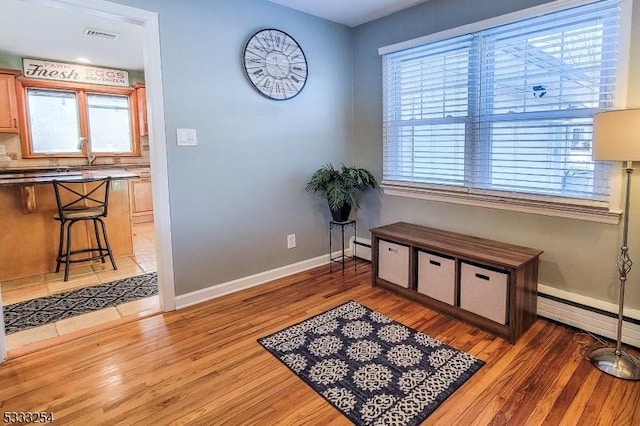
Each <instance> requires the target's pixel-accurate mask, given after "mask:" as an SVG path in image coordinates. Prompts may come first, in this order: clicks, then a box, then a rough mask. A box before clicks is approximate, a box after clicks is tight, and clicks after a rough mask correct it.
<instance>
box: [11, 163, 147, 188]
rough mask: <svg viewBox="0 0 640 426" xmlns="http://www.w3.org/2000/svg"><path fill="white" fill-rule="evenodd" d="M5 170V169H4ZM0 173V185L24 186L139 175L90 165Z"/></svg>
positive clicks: (125, 177) (135, 176)
mask: <svg viewBox="0 0 640 426" xmlns="http://www.w3.org/2000/svg"><path fill="white" fill-rule="evenodd" d="M5 170H7V169H5ZM29 170H30V171H29V172H19V173H18V172H15V171H14V172H13V173H0V186H21V185H22V186H24V185H36V184H48V183H51V182H53V181H54V180H59V181H65V182H72V181H74V180H83V179H103V178H105V177H109V176H110V177H111V178H112V179H135V178H138V177H140V174H139V173H135V172H130V171H127V170H124V169H122V168H118V169H116V168H102V167H92V168H91V169H86V168H85V169H81V168H78V169H73V168H56V169H53V170H52V169H42V171H33V169H29Z"/></svg>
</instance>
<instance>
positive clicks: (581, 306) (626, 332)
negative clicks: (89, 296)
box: [176, 238, 640, 348]
mask: <svg viewBox="0 0 640 426" xmlns="http://www.w3.org/2000/svg"><path fill="white" fill-rule="evenodd" d="M357 240H358V242H359V243H360V242H361V243H363V244H365V245H364V246H360V245H359V246H358V247H357V248H356V254H357V257H359V258H364V259H366V258H367V257H369V259H368V260H370V255H371V250H370V247H366V245H368V244H370V241H368V240H366V239H361V238H358V239H357ZM353 244H354V241H353V239H352V240H351V241H350V244H349V249H348V250H345V251H346V253H345V254H348V255H350V253H351V250H352V249H351V247H353ZM367 248H369V251H368V252H367V250H366V249H367ZM337 255H339V252H335V253H334V254H333V255H332V257H334V256H337ZM367 255H368V256H367ZM365 256H366V257H365ZM328 262H329V256H328V255H322V256H318V257H315V258H313V259H308V260H303V261H301V262H298V263H294V264H292V265H287V266H283V267H280V268H276V269H272V270H270V271H265V272H261V273H258V274H255V275H251V276H248V277H244V278H239V279H237V280H233V281H229V282H226V283H222V284H218V285H213V286H211V287H207V288H204V289H201V290H196V291H193V292H191V293H187V294H181V295H179V296H177V297H176V309H182V308H186V307H188V306H192V305H196V304H198V303H202V302H206V301H207V300H211V299H216V298H218V297H222V296H226V295H228V294H231V293H235V292H238V291H241V290H245V289H248V288H251V287H256V286H259V285H262V284H266V283H268V282H270V281H273V280H276V279H279V278H284V277H287V276H289V275H292V274H295V273H298V272H303V271H306V270H309V269H313V268H316V267H318V266H322V265H326V264H327V263H328ZM617 312H618V307H617V305H615V304H613V303H608V302H603V301H601V300H598V299H592V298H589V297H585V296H581V295H578V294H575V293H571V292H567V291H563V290H558V289H556V288H553V287H549V286H547V285H544V284H539V285H538V315H539V316H541V317H543V318H548V319H551V320H554V321H558V322H560V323H563V324H567V325H570V326H573V327H576V328H579V329H581V330H585V331H589V332H591V333H594V334H597V335H599V336H604V337H607V338H610V339H613V340H615V339H616V335H617V324H618V322H617ZM624 313H625V317H628V318H632V319H634V320H637V321H640V311H639V310H637V309H625V312H624ZM622 341H623V342H624V343H627V344H629V345H631V346H635V347H636V348H640V324H638V323H634V322H631V321H626V320H625V321H624V322H623V327H622Z"/></svg>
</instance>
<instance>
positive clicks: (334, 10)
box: [0, 0, 426, 70]
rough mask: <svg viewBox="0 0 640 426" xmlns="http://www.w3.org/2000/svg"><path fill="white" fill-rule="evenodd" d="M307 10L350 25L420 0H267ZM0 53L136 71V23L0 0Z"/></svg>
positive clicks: (41, 2) (34, 0) (43, 1)
mask: <svg viewBox="0 0 640 426" xmlns="http://www.w3.org/2000/svg"><path fill="white" fill-rule="evenodd" d="M269 1H271V2H273V3H278V4H280V5H283V6H286V7H290V8H292V9H296V10H299V11H302V12H305V13H309V14H311V15H315V16H319V17H321V18H324V19H328V20H331V21H334V22H338V23H341V24H344V25H348V26H356V25H359V24H362V23H365V22H368V21H371V20H374V19H377V18H380V17H382V16H386V15H389V14H391V13H394V12H397V11H399V10H402V9H406V8H408V7H411V6H413V5H416V4H418V3H422V2H424V1H426V0H269ZM87 27H90V28H94V29H98V30H106V31H109V32H115V33H118V34H120V35H119V37H118V38H117V39H116V40H105V39H100V38H91V37H87V36H85V35H84V31H85V29H86V28H87ZM0 53H4V54H10V55H16V56H22V57H29V58H44V59H50V60H58V61H64V62H80V61H79V60H78V58H81V57H82V58H86V59H89V60H90V61H91V62H90V63H91V64H93V65H96V66H103V67H110V68H118V69H128V70H142V69H143V68H144V65H143V57H142V28H141V27H140V26H138V25H135V24H131V23H127V22H120V21H117V20H113V19H110V18H108V17H104V16H94V15H90V14H87V13H83V12H82V11H78V10H71V9H68V8H65V7H64V6H62V5H61V4H60V3H57V2H55V1H51V0H0Z"/></svg>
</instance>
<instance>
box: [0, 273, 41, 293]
mask: <svg viewBox="0 0 640 426" xmlns="http://www.w3.org/2000/svg"><path fill="white" fill-rule="evenodd" d="M44 283H45V278H44V274H41V275H35V276H33V277H27V278H20V279H17V280H11V281H5V282H3V283H2V289H3V290H15V289H17V288H23V287H29V286H32V285H38V284H44Z"/></svg>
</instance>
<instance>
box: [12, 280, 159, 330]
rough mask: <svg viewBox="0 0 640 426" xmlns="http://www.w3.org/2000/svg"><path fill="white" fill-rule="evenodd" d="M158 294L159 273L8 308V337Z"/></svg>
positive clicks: (55, 295)
mask: <svg viewBox="0 0 640 426" xmlns="http://www.w3.org/2000/svg"><path fill="white" fill-rule="evenodd" d="M155 294H158V276H157V274H156V273H155V272H150V273H148V274H144V275H138V276H135V277H130V278H125V279H122V280H118V281H113V282H110V283H106V284H100V285H96V286H92V287H85V288H81V289H78V290H72V291H67V292H64V293H58V294H53V295H51V296H47V297H40V298H38V299H32V300H27V301H25V302H19V303H14V304H13V305H7V306H5V307H4V308H3V310H4V321H5V332H6V334H12V333H16V332H18V331H23V330H27V329H30V328H33V327H39V326H41V325H45V324H49V323H52V322H56V321H59V320H61V319H65V318H69V317H74V316H76V315H81V314H85V313H87V312H91V311H97V310H100V309H104V308H108V307H111V306H117V305H120V304H122V303H125V302H131V301H133V300H137V299H142V298H145V297H149V296H153V295H155Z"/></svg>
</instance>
